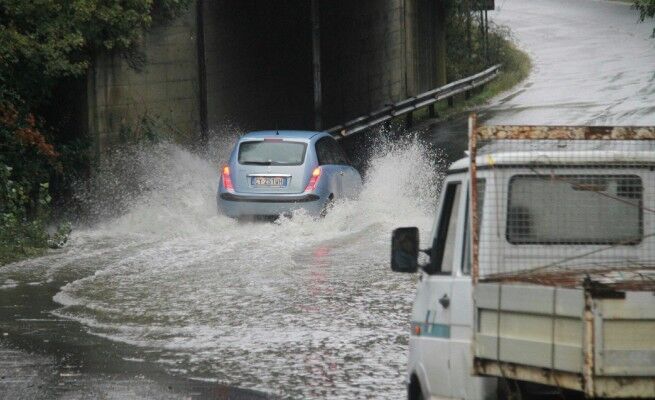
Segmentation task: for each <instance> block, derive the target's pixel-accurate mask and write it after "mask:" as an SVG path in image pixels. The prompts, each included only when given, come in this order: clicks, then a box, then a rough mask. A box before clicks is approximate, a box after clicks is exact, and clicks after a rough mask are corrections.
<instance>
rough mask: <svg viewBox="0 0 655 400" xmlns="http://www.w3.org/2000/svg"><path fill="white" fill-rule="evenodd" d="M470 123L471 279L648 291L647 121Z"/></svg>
mask: <svg viewBox="0 0 655 400" xmlns="http://www.w3.org/2000/svg"><path fill="white" fill-rule="evenodd" d="M471 125H472V126H471V132H470V135H471V147H470V152H471V155H472V157H471V164H470V169H471V177H472V179H471V193H472V196H471V200H472V201H471V204H470V208H471V215H473V216H474V217H473V218H472V219H471V220H472V221H471V223H472V225H473V226H472V227H471V228H472V231H473V229H474V228H475V229H479V234H478V235H474V237H473V241H474V243H473V245H472V246H471V247H472V259H473V276H474V281H477V279H483V280H487V281H489V280H502V281H526V282H541V283H546V284H552V285H558V286H568V287H576V286H581V285H582V281H583V280H584V279H586V278H594V279H596V280H597V281H598V282H604V283H605V284H610V285H619V284H620V285H624V286H625V285H628V286H630V285H636V286H638V287H640V288H644V287H646V288H651V289H652V290H655V128H653V127H566V126H481V127H476V126H475V120H474V119H473V120H472V124H471ZM480 183H482V184H480ZM481 199H483V201H481ZM480 204H482V206H480ZM478 208H479V209H478ZM476 215H477V218H475V216H476ZM475 236H477V237H475ZM644 285H645V286H644ZM649 290H650V289H649Z"/></svg>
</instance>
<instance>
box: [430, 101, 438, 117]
mask: <svg viewBox="0 0 655 400" xmlns="http://www.w3.org/2000/svg"><path fill="white" fill-rule="evenodd" d="M428 115H429V116H430V118H435V117H436V116H437V112H436V111H435V110H434V104H430V105H429V106H428Z"/></svg>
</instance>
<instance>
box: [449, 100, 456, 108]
mask: <svg viewBox="0 0 655 400" xmlns="http://www.w3.org/2000/svg"><path fill="white" fill-rule="evenodd" d="M454 106H455V98H454V97H449V98H448V107H450V108H453V107H454Z"/></svg>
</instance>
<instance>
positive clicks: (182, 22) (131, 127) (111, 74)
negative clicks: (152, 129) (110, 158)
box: [87, 9, 200, 153]
mask: <svg viewBox="0 0 655 400" xmlns="http://www.w3.org/2000/svg"><path fill="white" fill-rule="evenodd" d="M142 50H143V52H144V54H145V56H146V65H145V67H144V69H143V70H142V71H136V70H135V69H133V68H130V66H129V65H128V64H127V62H126V61H125V59H124V58H123V57H121V56H112V55H102V56H99V57H97V59H96V62H95V64H94V66H93V68H92V70H91V71H90V73H89V76H88V80H87V88H88V107H89V113H88V114H89V122H88V126H89V130H90V131H91V134H92V137H93V138H94V139H95V140H94V142H95V150H96V151H97V152H99V153H101V152H103V151H105V150H106V149H107V148H108V147H110V146H111V145H112V144H115V143H117V142H119V141H120V140H121V136H122V135H124V134H126V133H128V132H129V131H133V132H138V131H139V129H141V121H142V118H143V116H144V115H145V116H147V117H148V118H151V119H152V120H153V121H154V122H155V123H156V124H157V125H158V126H160V127H161V128H160V129H166V130H170V131H172V132H174V133H176V135H178V136H180V137H182V138H185V137H191V136H193V135H195V134H197V132H198V130H199V126H200V116H199V105H198V103H199V96H198V91H199V87H198V64H197V48H196V19H195V9H192V10H190V11H189V13H187V14H186V15H185V16H183V17H182V18H179V19H177V20H176V21H174V22H172V23H170V24H168V25H166V26H159V27H155V28H153V29H152V31H151V32H149V33H148V34H147V35H146V36H145V40H144V43H143V46H142Z"/></svg>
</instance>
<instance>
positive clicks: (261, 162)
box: [241, 161, 272, 165]
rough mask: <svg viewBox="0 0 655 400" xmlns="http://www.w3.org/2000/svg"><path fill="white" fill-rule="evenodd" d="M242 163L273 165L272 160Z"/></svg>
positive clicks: (245, 162)
mask: <svg viewBox="0 0 655 400" xmlns="http://www.w3.org/2000/svg"><path fill="white" fill-rule="evenodd" d="M241 164H246V165H271V164H272V162H271V161H244V162H242V163H241Z"/></svg>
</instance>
